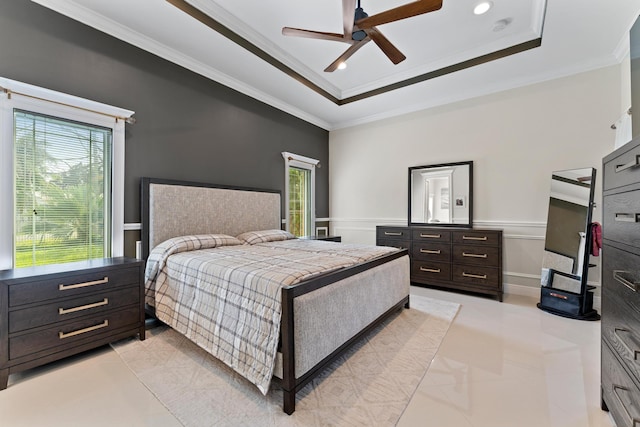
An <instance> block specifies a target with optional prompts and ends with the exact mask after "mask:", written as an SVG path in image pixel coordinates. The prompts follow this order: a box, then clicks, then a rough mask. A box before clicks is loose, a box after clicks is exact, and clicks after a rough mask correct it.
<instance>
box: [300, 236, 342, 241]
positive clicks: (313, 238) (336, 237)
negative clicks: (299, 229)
mask: <svg viewBox="0 0 640 427" xmlns="http://www.w3.org/2000/svg"><path fill="white" fill-rule="evenodd" d="M300 238H301V239H306V240H326V241H328V242H342V237H341V236H303V237H300Z"/></svg>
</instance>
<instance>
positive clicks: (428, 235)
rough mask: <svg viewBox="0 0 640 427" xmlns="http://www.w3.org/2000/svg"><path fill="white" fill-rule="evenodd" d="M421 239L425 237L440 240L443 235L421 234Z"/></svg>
mask: <svg viewBox="0 0 640 427" xmlns="http://www.w3.org/2000/svg"><path fill="white" fill-rule="evenodd" d="M420 237H424V238H427V239H439V238H440V237H442V235H440V234H423V233H420Z"/></svg>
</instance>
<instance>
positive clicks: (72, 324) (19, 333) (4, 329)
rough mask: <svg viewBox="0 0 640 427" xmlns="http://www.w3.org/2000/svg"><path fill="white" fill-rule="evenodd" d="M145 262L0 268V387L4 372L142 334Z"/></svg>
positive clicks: (97, 261) (120, 260) (99, 261)
mask: <svg viewBox="0 0 640 427" xmlns="http://www.w3.org/2000/svg"><path fill="white" fill-rule="evenodd" d="M143 278H144V262H143V261H140V260H135V259H130V258H106V259H95V260H89V261H82V262H74V263H68V264H58V265H48V266H41V267H29V268H20V269H14V270H3V271H0V390H2V389H5V388H7V382H8V377H9V374H11V373H15V372H20V371H23V370H25V369H29V368H33V367H36V366H39V365H42V364H45V363H49V362H52V361H55V360H58V359H61V358H63V357H67V356H70V355H72V354H76V353H79V352H82V351H86V350H89V349H92V348H95V347H99V346H102V345H105V344H108V343H110V342H112V341H116V340H118V339H122V338H126V337H128V336H132V335H139V336H140V339H141V340H144V338H145V322H144V317H145V316H144V285H143Z"/></svg>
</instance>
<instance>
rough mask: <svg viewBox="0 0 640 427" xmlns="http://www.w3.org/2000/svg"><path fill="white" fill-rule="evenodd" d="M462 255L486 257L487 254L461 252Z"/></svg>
mask: <svg viewBox="0 0 640 427" xmlns="http://www.w3.org/2000/svg"><path fill="white" fill-rule="evenodd" d="M462 256H466V257H470V258H486V257H487V254H468V253H466V252H462Z"/></svg>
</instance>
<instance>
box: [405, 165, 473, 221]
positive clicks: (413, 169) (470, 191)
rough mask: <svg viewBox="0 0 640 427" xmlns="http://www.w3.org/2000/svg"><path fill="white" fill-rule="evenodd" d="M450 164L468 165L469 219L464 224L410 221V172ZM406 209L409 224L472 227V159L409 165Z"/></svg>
mask: <svg viewBox="0 0 640 427" xmlns="http://www.w3.org/2000/svg"><path fill="white" fill-rule="evenodd" d="M452 166H468V167H469V194H467V195H466V196H467V206H468V208H469V221H468V222H467V223H464V224H455V223H446V222H439V223H428V222H412V221H411V208H412V205H413V204H412V185H411V182H412V179H411V178H412V173H413V171H415V170H418V169H435V168H443V167H452ZM408 184H409V188H408V194H409V197H408V209H407V223H408V225H409V226H428V227H458V228H473V161H472V160H471V161H467V162H454V163H440V164H435V165H423V166H411V167H409V179H408Z"/></svg>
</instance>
